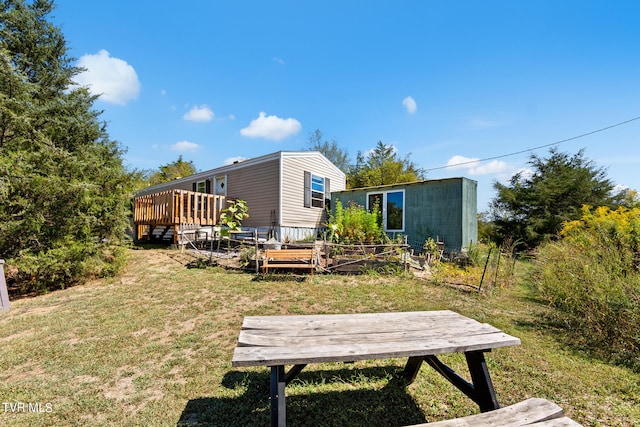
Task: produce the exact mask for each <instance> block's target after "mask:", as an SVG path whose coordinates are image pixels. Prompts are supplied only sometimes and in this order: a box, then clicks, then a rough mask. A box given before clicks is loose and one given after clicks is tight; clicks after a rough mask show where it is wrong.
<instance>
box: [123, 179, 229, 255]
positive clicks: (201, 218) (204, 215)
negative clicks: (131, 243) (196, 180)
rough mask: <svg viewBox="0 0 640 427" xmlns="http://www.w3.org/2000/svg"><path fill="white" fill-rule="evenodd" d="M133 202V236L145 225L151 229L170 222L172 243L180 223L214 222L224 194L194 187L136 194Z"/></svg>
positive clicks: (205, 223) (223, 199) (204, 224)
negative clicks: (189, 189)
mask: <svg viewBox="0 0 640 427" xmlns="http://www.w3.org/2000/svg"><path fill="white" fill-rule="evenodd" d="M133 202H134V209H133V222H134V224H135V226H136V238H137V239H140V238H141V236H142V230H143V229H144V228H146V227H150V228H151V230H153V228H154V227H156V226H167V227H169V226H172V227H174V233H173V238H174V243H177V239H178V232H179V229H180V226H183V225H200V226H211V225H218V224H219V222H220V213H221V211H222V209H224V208H225V204H226V198H225V197H224V196H218V195H215V194H207V193H198V192H195V191H186V190H168V191H162V192H159V193H154V194H147V195H143V196H137V197H135V198H134V199H133Z"/></svg>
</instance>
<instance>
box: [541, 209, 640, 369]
mask: <svg viewBox="0 0 640 427" xmlns="http://www.w3.org/2000/svg"><path fill="white" fill-rule="evenodd" d="M561 236H562V237H563V238H562V240H560V241H557V242H552V243H547V244H545V245H543V246H541V247H540V248H539V250H538V253H537V290H538V292H539V295H540V296H541V297H542V298H543V299H544V300H545V301H547V302H548V303H549V304H551V305H553V306H555V307H558V308H559V309H560V310H561V313H562V315H563V318H564V321H565V322H566V323H567V324H568V325H570V326H571V327H572V328H574V329H575V330H576V331H577V332H578V334H577V336H578V337H579V339H580V340H581V341H582V343H583V344H584V345H586V346H588V347H590V348H592V349H595V350H598V351H599V352H600V353H602V354H603V355H607V357H611V358H613V359H614V360H616V361H621V362H625V363H629V364H631V365H635V366H636V367H640V356H639V354H640V333H639V330H638V324H640V271H639V270H640V265H639V254H640V244H639V243H640V209H637V208H635V209H625V208H619V209H617V210H611V209H609V208H606V207H599V208H596V209H595V210H592V209H591V208H589V207H584V208H583V211H582V218H581V219H580V220H577V221H571V222H567V223H565V224H564V226H563V228H562V231H561Z"/></svg>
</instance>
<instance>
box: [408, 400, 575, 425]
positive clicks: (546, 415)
mask: <svg viewBox="0 0 640 427" xmlns="http://www.w3.org/2000/svg"><path fill="white" fill-rule="evenodd" d="M466 426H478V427H481V426H486V427H489V426H492V427H493V426H509V427H517V426H531V427H560V426H573V427H575V426H580V424H578V423H577V422H575V421H573V420H572V419H571V418H568V417H565V416H564V412H563V411H562V408H560V407H559V406H558V405H556V404H555V403H553V402H549V401H548V400H546V399H540V398H537V397H533V398H531V399H527V400H525V401H522V402H519V403H516V404H513V405H511V406H505V407H504V408H500V409H496V410H494V411H489V412H483V413H481V414H476V415H470V416H468V417H463V418H455V419H452V420H446V421H438V422H433V423H428V424H418V425H416V426H413V427H466Z"/></svg>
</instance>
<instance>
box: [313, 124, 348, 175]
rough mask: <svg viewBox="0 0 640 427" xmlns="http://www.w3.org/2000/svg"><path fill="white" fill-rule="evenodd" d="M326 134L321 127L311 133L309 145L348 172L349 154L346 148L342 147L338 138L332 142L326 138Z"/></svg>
mask: <svg viewBox="0 0 640 427" xmlns="http://www.w3.org/2000/svg"><path fill="white" fill-rule="evenodd" d="M323 139H324V136H323V135H322V132H321V131H320V129H316V130H315V131H314V132H312V133H310V134H309V147H310V148H311V149H312V150H314V151H319V152H321V153H322V154H324V156H325V157H326V158H327V159H329V160H331V162H332V163H333V164H334V165H336V166H337V167H338V169H340V170H341V171H343V172H345V173H347V171H348V170H349V154H348V153H347V151H346V150H344V149H342V148H340V147H339V146H338V143H337V142H336V140H335V139H334V140H332V141H331V142H329V141H327V140H324V141H323Z"/></svg>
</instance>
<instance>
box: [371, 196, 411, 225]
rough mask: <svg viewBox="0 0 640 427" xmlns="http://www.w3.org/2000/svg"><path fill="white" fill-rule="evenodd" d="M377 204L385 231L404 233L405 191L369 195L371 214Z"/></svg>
mask: <svg viewBox="0 0 640 427" xmlns="http://www.w3.org/2000/svg"><path fill="white" fill-rule="evenodd" d="M376 204H377V205H378V209H379V212H380V216H381V221H382V225H383V228H384V231H404V190H398V191H385V192H380V193H369V194H367V209H368V210H369V212H371V211H373V208H374V206H375V205H376Z"/></svg>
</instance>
